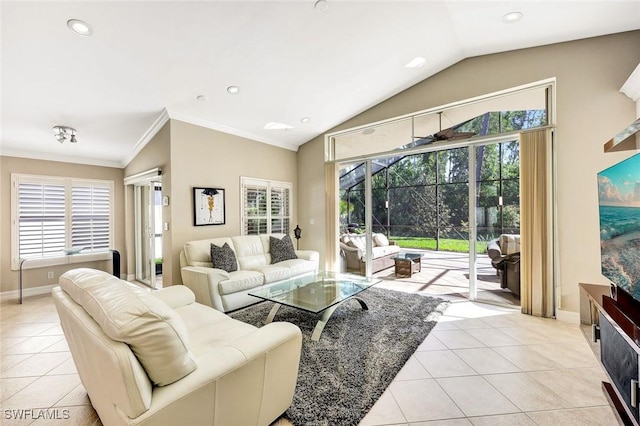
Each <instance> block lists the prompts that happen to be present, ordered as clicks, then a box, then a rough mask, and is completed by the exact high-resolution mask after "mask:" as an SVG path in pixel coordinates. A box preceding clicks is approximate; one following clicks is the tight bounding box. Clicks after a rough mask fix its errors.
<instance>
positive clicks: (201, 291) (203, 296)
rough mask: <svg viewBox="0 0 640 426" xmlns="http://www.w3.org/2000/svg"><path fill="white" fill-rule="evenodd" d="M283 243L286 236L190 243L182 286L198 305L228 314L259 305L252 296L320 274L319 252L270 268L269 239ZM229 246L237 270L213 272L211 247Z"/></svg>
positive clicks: (184, 253)
mask: <svg viewBox="0 0 640 426" xmlns="http://www.w3.org/2000/svg"><path fill="white" fill-rule="evenodd" d="M270 236H274V237H276V238H278V239H282V237H283V236H284V234H264V235H244V236H236V237H225V238H212V239H207V240H197V241H189V242H187V243H186V244H185V245H184V250H183V251H182V252H180V270H181V276H182V283H183V284H184V285H186V286H187V287H189V288H190V289H191V290H192V291H193V292H194V293H195V295H196V301H197V302H198V303H202V304H204V305H208V306H211V307H213V308H215V309H217V310H219V311H222V312H229V311H233V310H235V309H239V308H242V307H244V306H248V305H251V304H254V303H257V302H260V299H258V298H256V297H253V296H249V293H250V292H251V291H252V290H254V289H256V288H259V287H261V286H264V285H271V284H276V283H279V282H282V281H284V280H288V279H290V278H295V277H298V276H304V275H306V274H313V273H315V272H317V271H318V261H319V254H318V252H317V251H311V250H296V251H295V254H296V256H297V257H298V258H297V259H290V260H285V261H282V262H278V263H275V264H271V254H270V251H269V247H270V245H269V237H270ZM224 243H227V244H228V245H229V246H230V247H231V248H232V249H233V251H234V252H235V256H236V260H237V263H238V265H237V266H238V270H237V271H233V272H227V271H224V270H222V269H218V268H213V267H212V266H213V265H212V262H211V244H215V245H216V246H219V247H221V246H222V245H224Z"/></svg>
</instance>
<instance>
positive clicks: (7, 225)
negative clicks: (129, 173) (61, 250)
mask: <svg viewBox="0 0 640 426" xmlns="http://www.w3.org/2000/svg"><path fill="white" fill-rule="evenodd" d="M11 173H21V174H32V175H43V176H64V177H75V178H86V179H103V180H111V181H113V182H114V222H115V235H114V247H113V248H114V249H116V250H118V251H120V253H121V254H123V253H124V252H125V241H124V226H123V225H124V208H123V205H124V191H123V171H122V169H118V168H112V167H99V166H89V165H81V164H74V163H62V162H56V161H43V160H31V159H26V158H18V157H7V156H2V157H0V188H1V189H0V207H1V210H2V212H3V213H2V220H1V221H0V246H1V248H0V253H2V254H3V256H0V291H1V292H6V291H12V290H17V289H18V272H17V271H12V270H11V220H10V219H11V213H10V212H11ZM83 266H90V267H94V268H98V269H103V270H105V271H108V272H111V261H101V262H91V263H82V264H74V267H83ZM121 267H122V268H126V258H125V259H123V260H122V263H121ZM68 269H69V266H67V265H62V266H50V267H49V266H48V267H46V268H37V269H30V270H29V271H28V272H25V273H24V278H23V285H24V288H25V289H26V288H32V287H38V286H44V285H52V284H56V283H57V282H58V278H59V277H60V274H62V273H64V272H65V271H67V270H68ZM50 271H53V273H54V278H52V279H48V278H47V272H50Z"/></svg>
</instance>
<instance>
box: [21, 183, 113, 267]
mask: <svg viewBox="0 0 640 426" xmlns="http://www.w3.org/2000/svg"><path fill="white" fill-rule="evenodd" d="M11 180H12V213H11V215H12V233H11V241H12V245H11V246H12V256H11V260H12V261H11V266H12V268H13V269H16V268H17V267H18V266H19V263H20V259H30V260H31V259H33V260H34V261H33V262H29V264H30V265H34V266H37V265H38V261H37V260H38V259H41V260H42V262H40V263H41V264H47V265H55V264H62V263H71V262H73V261H84V260H94V258H91V257H90V256H88V255H91V254H92V253H106V252H108V251H109V249H110V248H111V245H112V234H113V220H112V216H113V209H112V205H113V182H111V181H97V180H84V179H72V178H62V177H47V176H34V175H20V174H12V175H11ZM70 247H83V248H84V249H83V250H82V252H81V254H78V255H74V260H70V259H69V257H68V256H65V254H64V252H63V249H65V248H70ZM95 259H98V258H95Z"/></svg>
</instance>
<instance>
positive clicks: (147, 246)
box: [134, 180, 158, 288]
mask: <svg viewBox="0 0 640 426" xmlns="http://www.w3.org/2000/svg"><path fill="white" fill-rule="evenodd" d="M157 183H158V181H157V180H151V181H147V182H139V183H136V184H135V185H134V200H135V228H134V229H135V231H134V232H135V238H134V241H135V262H136V273H135V278H136V281H139V282H141V283H143V284H145V285H147V286H149V287H152V288H155V283H156V269H155V186H156V184H157ZM143 222H144V223H143ZM145 253H146V256H145Z"/></svg>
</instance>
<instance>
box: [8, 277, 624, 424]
mask: <svg viewBox="0 0 640 426" xmlns="http://www.w3.org/2000/svg"><path fill="white" fill-rule="evenodd" d="M381 285H383V286H388V287H389V288H396V289H398V288H401V289H403V290H405V291H426V290H425V289H424V288H422V289H418V288H412V284H411V283H407V282H404V283H398V282H393V281H388V282H383V283H381ZM427 290H428V289H427ZM439 293H440V296H441V297H445V298H450V299H451V301H452V304H451V305H450V307H449V308H448V309H447V311H446V313H445V314H446V315H445V316H443V317H442V318H441V320H440V322H439V323H438V325H437V326H436V328H435V329H434V331H433V332H432V333H431V334H430V335H429V336H428V337H427V339H426V340H425V341H424V343H423V344H422V345H421V346H420V347H419V348H418V350H417V351H416V353H415V354H414V355H413V356H412V357H411V358H410V360H409V361H408V362H407V364H406V365H405V367H404V368H403V369H402V370H401V371H400V373H399V374H398V376H397V377H396V378H395V380H394V381H393V383H392V384H391V385H390V386H389V388H388V389H387V390H386V391H385V393H384V394H383V395H382V397H381V398H380V400H379V401H378V402H377V403H376V404H375V405H374V407H373V408H372V410H371V411H370V412H369V414H368V415H367V416H366V417H365V418H364V419H363V421H362V422H361V425H362V426H372V425H411V426H425V425H615V424H617V422H616V420H615V418H614V416H613V414H612V411H611V409H610V408H609V405H608V404H607V400H606V399H605V397H604V395H603V393H602V390H601V387H600V382H601V381H602V380H603V379H604V378H605V377H604V374H603V372H602V370H601V368H600V366H599V364H598V361H597V359H596V357H595V356H594V354H593V352H592V350H591V348H590V346H589V344H588V343H587V341H586V339H585V338H584V336H583V334H582V332H581V330H580V328H579V327H578V326H577V325H569V324H565V323H561V322H558V321H554V320H550V319H541V318H534V317H530V316H526V315H521V314H520V313H519V312H518V311H516V310H513V309H508V308H502V307H497V306H492V305H484V304H477V303H471V302H468V301H465V300H464V299H460V298H459V297H448V296H447V295H446V293H445V292H443V291H441V289H440V290H439ZM0 354H1V357H0V406H1V407H0V408H1V409H0V416H1V419H0V423H1V424H3V425H27V424H33V425H40V424H60V425H62V424H64V425H70V424H72V425H100V424H101V423H100V420H99V419H98V417H97V415H96V413H95V411H94V410H93V408H92V407H91V405H90V403H89V399H88V397H87V395H86V392H85V390H84V388H83V387H82V385H81V384H80V380H79V378H78V375H77V373H76V370H75V367H74V365H73V361H72V360H71V355H70V353H69V349H68V347H67V345H66V342H65V339H64V336H63V334H62V330H61V329H60V325H59V320H58V316H57V313H56V312H55V308H54V305H53V302H52V299H51V297H50V296H48V295H46V296H34V297H28V298H25V301H24V304H23V305H18V304H16V302H15V300H5V301H2V302H1V303H0ZM20 410H22V411H20ZM25 410H26V411H25ZM28 410H31V411H28ZM20 416H22V417H23V419H18V417H20ZM24 417H28V418H26V419H25V418H24ZM33 417H40V418H37V419H34V418H33ZM52 417H53V418H52ZM288 424H289V422H288V421H286V420H284V419H279V420H278V421H276V422H275V423H274V425H279V426H284V425H288ZM332 426H333V425H332Z"/></svg>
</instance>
